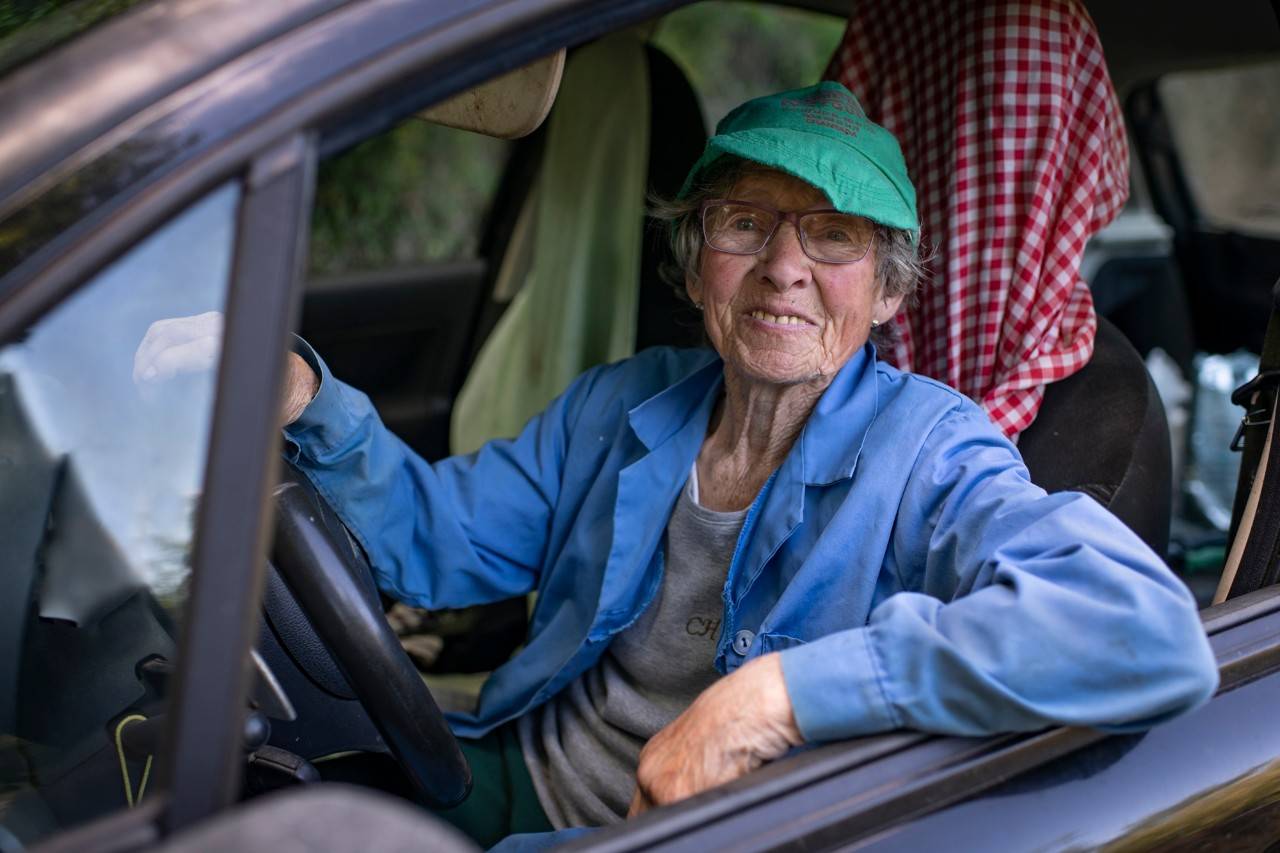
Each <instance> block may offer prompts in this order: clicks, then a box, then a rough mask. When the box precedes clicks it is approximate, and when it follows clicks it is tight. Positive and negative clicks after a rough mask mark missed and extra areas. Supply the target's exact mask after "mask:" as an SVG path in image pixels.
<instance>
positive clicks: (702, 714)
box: [630, 654, 802, 814]
mask: <svg viewBox="0 0 1280 853" xmlns="http://www.w3.org/2000/svg"><path fill="white" fill-rule="evenodd" d="M801 741H802V738H801V736H800V732H799V730H798V729H797V727H796V724H795V716H794V713H793V712H792V708H791V700H790V698H789V697H788V696H787V688H786V683H785V681H784V680H783V677H782V666H781V659H780V658H779V657H778V655H776V654H772V655H764V656H763V657H760V658H756V659H755V660H753V661H751V662H750V663H748V664H746V665H744V666H742V667H741V668H739V669H738V670H737V671H735V672H734V673H732V674H731V675H727V676H725V677H724V678H722V679H720V680H719V681H717V682H716V683H715V684H713V685H711V686H710V687H709V688H707V689H706V690H705V691H703V693H702V695H700V696H699V697H698V698H697V699H696V700H694V703H693V704H692V705H690V706H689V707H688V708H687V709H685V711H684V713H682V714H681V715H680V716H678V717H676V718H675V720H673V721H672V722H671V724H670V725H668V726H667V727H666V728H664V729H663V730H662V731H660V732H658V733H657V734H656V735H654V736H653V738H652V739H650V741H649V742H648V743H647V744H645V747H644V749H643V750H641V752H640V766H639V768H638V769H637V771H636V797H635V799H634V800H633V801H632V804H631V812H630V814H638V813H639V812H640V811H644V810H645V809H647V808H651V807H653V806H662V805H666V804H668V803H673V802H676V801H678V800H682V799H684V798H685V797H690V796H693V795H694V794H697V793H700V792H702V791H705V790H707V789H708V788H713V787H715V786H716V785H722V784H724V783H725V782H729V781H731V780H733V779H737V778H738V777H739V776H742V775H744V774H746V773H749V772H750V771H752V770H754V769H755V768H757V767H759V766H760V765H761V764H763V763H764V762H766V761H771V760H773V759H775V758H778V757H780V756H781V755H783V754H785V753H786V751H787V750H788V749H790V748H791V747H793V746H798V745H799V744H800V743H801Z"/></svg>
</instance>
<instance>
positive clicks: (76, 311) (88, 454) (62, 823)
mask: <svg viewBox="0 0 1280 853" xmlns="http://www.w3.org/2000/svg"><path fill="white" fill-rule="evenodd" d="M239 195H240V193H239V189H238V185H237V184H229V185H226V186H224V187H222V188H221V189H218V190H216V191H214V192H213V193H211V194H209V195H208V196H206V197H205V198H204V199H203V200H201V201H199V202H197V203H196V204H194V205H193V206H191V207H190V208H189V209H187V210H186V211H185V212H184V213H182V214H181V215H179V216H178V217H177V218H176V219H174V220H172V221H171V222H170V223H169V224H168V225H166V226H165V227H163V228H162V229H161V230H159V231H157V232H156V233H154V234H153V235H152V236H150V237H149V238H147V239H146V240H144V241H143V242H142V243H141V244H139V245H137V246H136V247H134V248H133V249H132V250H130V251H129V252H128V253H127V254H125V255H124V256H123V257H122V258H120V259H119V260H117V261H116V262H115V263H113V264H111V265H110V266H109V267H107V268H106V269H105V270H103V271H102V272H100V273H98V274H97V275H96V276H94V277H93V278H92V279H91V280H90V281H89V282H88V283H86V284H85V285H84V286H82V287H81V289H80V290H78V291H77V292H76V293H75V294H73V295H72V296H71V297H70V298H68V299H67V300H66V301H65V302H64V303H63V304H61V305H60V306H58V307H57V308H55V309H54V310H52V311H51V312H49V313H48V314H46V315H45V316H44V317H42V318H41V319H40V320H39V321H38V322H37V323H36V324H35V325H33V326H32V327H31V328H30V329H28V330H27V333H26V335H25V336H24V338H23V339H21V340H19V341H16V342H13V343H10V344H9V345H7V346H5V347H3V348H2V349H0V508H2V509H0V518H3V519H4V524H5V527H4V532H3V534H0V848H2V849H6V850H7V849H9V847H8V846H7V845H6V836H10V837H12V838H13V839H16V840H17V841H18V842H21V843H22V844H24V845H30V844H31V843H33V842H35V841H36V840H38V839H40V838H42V837H44V836H45V835H47V834H49V833H51V832H53V831H54V830H57V829H62V828H65V827H68V826H74V825H77V824H79V823H82V822H84V821H87V820H90V819H92V818H95V817H98V816H100V815H102V814H105V813H109V812H112V811H116V810H119V809H124V808H127V807H130V806H132V805H134V804H136V803H138V802H139V801H140V800H141V799H142V798H143V797H145V796H147V795H148V783H149V782H152V780H151V770H152V764H153V763H154V757H155V756H156V754H157V753H158V752H159V751H160V750H161V749H162V746H163V745H162V743H161V739H162V734H163V732H164V730H165V725H164V721H163V719H162V715H163V714H164V700H165V696H166V693H167V686H168V682H169V680H170V678H171V676H172V672H173V666H174V658H175V648H176V644H177V639H176V638H177V633H178V626H179V624H180V622H181V619H182V614H183V609H184V605H185V604H186V599H187V590H188V588H189V573H190V562H189V554H190V549H191V543H192V537H193V533H194V526H195V517H196V509H197V504H198V502H199V500H200V494H201V489H202V482H203V476H204V462H205V449H206V445H207V441H208V431H209V424H210V418H211V414H212V407H213V397H214V383H215V374H214V372H213V371H201V372H197V373H191V374H188V375H183V376H177V377H175V378H173V379H171V380H169V381H166V382H154V383H153V382H148V381H145V379H146V378H145V377H139V379H142V380H143V381H137V380H135V375H134V370H135V360H134V359H135V353H136V352H137V351H138V348H139V344H140V342H141V341H142V340H143V338H144V336H145V335H146V334H147V332H148V329H149V328H150V327H151V324H152V323H154V322H155V321H158V320H162V319H165V318H171V317H180V316H186V315H193V314H200V313H203V312H210V311H221V310H222V309H223V304H224V302H225V297H226V288H227V282H228V279H229V274H230V263H231V256H232V244H233V231H234V223H235V218H236V210H237V207H238V202H239ZM213 335H214V337H215V340H213V341H212V342H211V343H212V351H213V352H214V353H216V352H217V348H218V340H216V338H217V337H219V335H218V333H217V331H216V330H215V331H214V333H213ZM158 718H160V719H158ZM152 787H154V786H152Z"/></svg>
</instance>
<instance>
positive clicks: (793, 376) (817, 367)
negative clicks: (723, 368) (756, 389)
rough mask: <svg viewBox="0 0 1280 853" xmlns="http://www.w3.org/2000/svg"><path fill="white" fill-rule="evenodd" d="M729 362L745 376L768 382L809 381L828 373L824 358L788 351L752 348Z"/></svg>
mask: <svg viewBox="0 0 1280 853" xmlns="http://www.w3.org/2000/svg"><path fill="white" fill-rule="evenodd" d="M727 362H728V365H729V367H730V368H731V369H732V370H733V371H734V372H736V373H737V374H738V375H739V376H741V377H742V378H743V379H746V380H748V381H750V382H753V383H760V384H765V385H778V386H789V385H806V384H810V383H812V382H814V381H818V380H821V379H822V378H823V377H824V375H825V374H824V371H823V370H822V366H821V361H820V360H817V359H813V358H804V357H797V356H796V355H794V354H791V353H786V352H777V351H770V352H763V353H761V352H748V353H743V354H741V355H740V356H739V357H737V358H731V359H727Z"/></svg>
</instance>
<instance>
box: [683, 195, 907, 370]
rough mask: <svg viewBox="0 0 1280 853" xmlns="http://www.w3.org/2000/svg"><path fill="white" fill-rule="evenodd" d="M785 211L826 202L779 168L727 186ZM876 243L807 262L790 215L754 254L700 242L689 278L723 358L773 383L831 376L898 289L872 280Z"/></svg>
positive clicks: (881, 318) (889, 310) (890, 311)
mask: <svg viewBox="0 0 1280 853" xmlns="http://www.w3.org/2000/svg"><path fill="white" fill-rule="evenodd" d="M729 197H730V198H733V199H737V200H740V201H749V202H754V203H756V204H763V205H767V206H769V207H773V208H776V209H778V210H783V211H804V210H814V209H821V208H829V207H830V206H831V202H830V201H829V200H828V199H827V197H826V196H825V195H824V194H823V193H822V192H821V191H820V190H818V189H817V188H815V187H813V186H811V185H810V184H807V183H805V182H804V181H801V180H799V179H798V178H793V177H791V176H790V175H786V174H783V173H781V172H773V171H769V172H755V173H752V174H749V175H746V176H744V177H743V178H741V179H740V180H739V181H738V182H737V183H736V184H734V187H733V189H732V190H731V191H730V192H729ZM875 268H876V258H875V246H874V245H873V246H872V248H871V250H870V251H868V252H867V255H866V257H864V258H863V259H862V260H860V261H857V262H856V263H851V264H830V263H822V262H819V261H814V260H811V259H810V258H809V256H808V255H806V254H805V253H804V251H803V250H802V249H801V248H800V240H799V236H798V235H797V234H796V230H795V227H794V226H793V225H792V224H791V223H789V222H783V223H781V224H780V225H779V226H778V230H777V231H776V232H775V233H774V235H773V239H771V240H770V241H769V244H768V245H767V246H765V247H764V248H763V249H761V250H760V251H759V252H757V253H756V254H754V255H731V254H727V253H725V252H718V251H716V250H715V249H712V248H710V247H707V246H704V247H703V249H702V255H701V257H700V259H699V271H700V280H699V281H689V282H686V289H687V290H688V292H689V296H690V297H691V298H692V299H693V300H694V302H700V303H702V305H703V322H704V324H705V325H706V329H707V335H708V336H709V337H710V338H711V343H712V345H713V346H714V347H715V348H716V351H717V352H719V353H720V356H721V357H722V358H723V359H724V360H725V363H726V365H728V366H729V367H731V368H733V369H735V370H737V371H738V372H739V373H740V374H742V375H743V377H744V378H746V379H749V380H755V381H761V382H768V383H773V384H779V385H794V384H798V383H804V382H814V381H821V380H823V379H826V380H827V381H829V380H830V378H831V377H832V376H834V375H835V373H836V371H838V370H839V369H840V368H841V367H843V366H844V363H845V362H847V361H848V360H849V358H850V357H852V355H853V354H854V353H855V352H857V351H858V350H859V349H860V348H861V347H862V345H863V344H865V343H866V342H867V337H868V335H869V334H870V333H871V321H872V320H875V321H877V322H880V323H883V322H885V321H887V320H889V319H890V318H892V317H893V315H894V314H895V313H896V312H897V310H898V304H899V303H900V302H901V301H902V297H892V298H888V299H886V298H884V297H883V296H882V295H881V289H880V287H879V285H878V283H877V282H876V280H875Z"/></svg>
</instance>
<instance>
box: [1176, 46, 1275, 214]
mask: <svg viewBox="0 0 1280 853" xmlns="http://www.w3.org/2000/svg"><path fill="white" fill-rule="evenodd" d="M1160 99H1161V101H1162V102H1163V104H1164V107H1165V111H1166V113H1167V115H1168V118H1169V123H1170V125H1171V127H1172V129H1173V135H1174V140H1175V142H1176V144H1177V146H1178V153H1179V154H1180V155H1181V159H1182V165H1183V169H1184V170H1185V171H1186V176H1187V181H1188V182H1189V183H1190V185H1191V191H1192V193H1193V194H1194V195H1195V199H1196V204H1197V205H1198V206H1199V208H1200V212H1201V214H1202V215H1203V216H1204V217H1205V219H1206V220H1207V221H1208V222H1209V223H1211V224H1213V225H1218V226H1221V227H1223V228H1227V229H1230V230H1239V231H1244V232H1246V233H1253V234H1258V235H1261V236H1271V237H1280V110H1277V109H1276V104H1280V62H1269V63H1266V64H1261V65H1250V66H1245V67H1240V68H1226V69H1217V70H1213V71H1194V72H1184V73H1179V74H1170V75H1169V76H1168V77H1165V78H1164V79H1163V80H1161V81H1160Z"/></svg>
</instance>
